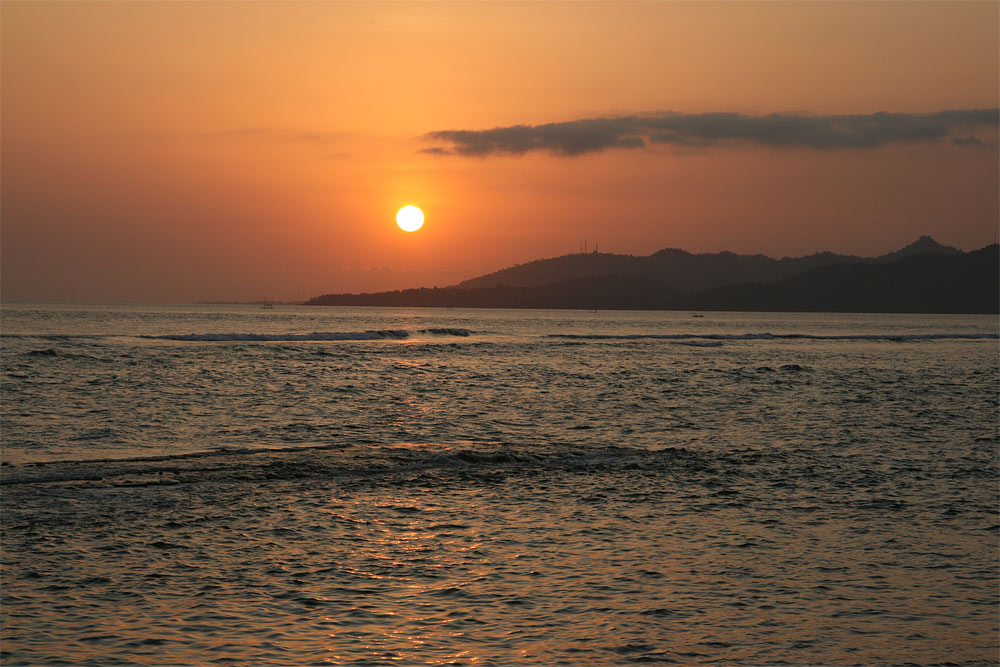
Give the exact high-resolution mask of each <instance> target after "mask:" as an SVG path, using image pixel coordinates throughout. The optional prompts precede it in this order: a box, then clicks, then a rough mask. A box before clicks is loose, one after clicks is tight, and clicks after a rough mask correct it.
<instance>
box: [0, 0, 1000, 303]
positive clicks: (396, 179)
mask: <svg viewBox="0 0 1000 667" xmlns="http://www.w3.org/2000/svg"><path fill="white" fill-rule="evenodd" d="M998 35H1000V3H996V2H992V1H990V2H975V3H966V2H959V1H951V0H949V1H948V2H942V3H935V2H875V3H868V2H830V3H827V2H805V1H803V2H767V3H763V2H761V3H758V2H729V3H726V2H719V3H715V2H680V3H675V2H642V3H630V2H562V3H536V2H518V3H492V2H453V3H422V2H405V3H393V2H350V3H348V2H294V1H292V2H109V3H103V2H87V1H84V2H52V3H49V2H44V1H41V2H38V1H33V2H18V1H17V0H4V2H3V3H2V4H0V298H2V299H3V300H4V301H35V300H38V301H91V302H118V301H126V302H178V303H183V302H195V301H211V300H257V299H267V300H279V301H281V300H304V299H307V298H310V297H313V296H316V295H319V294H325V293H334V292H360V291H378V290H386V289H403V288H409V287H420V286H428V287H429V286H446V285H451V284H455V283H457V282H459V281H461V280H464V279H467V278H472V277H475V276H477V275H481V274H484V273H488V272H491V271H494V270H497V269H500V268H504V267H506V266H510V265H513V264H517V263H523V262H527V261H531V260H533V259H538V258H542V257H553V256H559V255H564V254H567V253H573V252H579V250H580V248H581V245H582V244H583V243H584V242H585V241H586V243H587V248H588V249H589V250H593V249H594V248H595V247H596V248H598V249H599V250H600V251H601V252H613V253H627V254H634V255H648V254H650V253H653V252H655V251H657V250H659V249H661V248H668V247H672V248H681V249H684V250H688V251H691V252H719V251H723V250H730V251H733V252H738V253H763V254H766V255H769V256H772V257H782V256H799V255H805V254H809V253H812V252H818V251H823V250H830V251H834V252H839V253H849V254H857V255H878V254H883V253H886V252H889V251H892V250H895V249H898V248H900V247H902V246H905V245H907V244H908V243H910V242H912V241H913V240H915V239H916V238H917V237H919V236H921V235H925V234H927V235H931V236H933V237H934V238H935V239H936V240H938V241H939V242H941V243H945V244H947V245H952V246H956V247H959V248H961V249H963V250H972V249H977V248H980V247H982V246H985V245H988V244H990V243H993V242H994V241H995V240H996V237H997V229H998V224H1000V223H998V220H1000V160H998V155H1000V153H998V143H1000V142H998V112H997V108H998V107H1000V83H998V82H1000V65H998V63H1000V45H998V41H1000V37H998ZM404 205H416V206H419V207H420V208H421V209H422V210H423V212H424V214H425V216H426V222H425V225H424V227H423V228H422V229H421V230H420V231H417V232H414V233H407V232H403V231H401V230H400V229H399V228H398V227H396V225H395V213H396V211H397V210H398V209H399V208H400V207H402V206H404Z"/></svg>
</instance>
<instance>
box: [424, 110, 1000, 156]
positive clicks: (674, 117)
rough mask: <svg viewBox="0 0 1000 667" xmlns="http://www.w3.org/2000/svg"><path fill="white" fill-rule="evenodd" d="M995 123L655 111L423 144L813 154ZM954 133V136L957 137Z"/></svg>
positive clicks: (471, 148)
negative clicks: (763, 149)
mask: <svg viewBox="0 0 1000 667" xmlns="http://www.w3.org/2000/svg"><path fill="white" fill-rule="evenodd" d="M998 125H1000V109H957V110H950V111H938V112H935V113H886V112H879V113H872V114H849V115H827V116H808V115H803V114H769V115H766V116H749V115H745V114H739V113H700V114H683V113H672V112H671V113H661V114H643V115H634V116H619V117H609V118H583V119H580V120H572V121H566V122H561V123H546V124H544V125H512V126H509V127H495V128H492V129H488V130H438V131H435V132H430V133H428V134H426V135H424V139H427V140H430V141H435V142H439V143H444V144H445V146H440V145H439V146H433V147H430V148H426V149H424V150H423V151H421V152H423V153H428V154H432V155H463V156H479V157H484V156H489V155H503V154H507V155H520V154H524V153H528V152H531V151H547V152H550V153H554V154H556V155H564V156H574V155H583V154H585V153H594V152H598V151H604V150H608V149H612V148H627V149H637V148H645V147H646V146H647V145H649V144H672V145H675V146H688V147H710V146H717V145H725V144H753V145H759V146H768V147H772V148H803V147H804V148H813V149H818V150H837V149H850V148H853V149H872V148H878V147H880V146H884V145H886V144H893V143H920V142H934V141H940V140H942V139H946V138H951V140H952V142H953V143H955V144H956V145H973V144H979V143H981V142H980V141H979V140H978V139H977V138H976V137H974V136H969V135H968V133H971V132H975V131H977V130H982V129H986V128H994V129H995V128H997V126H998ZM960 133H961V135H962V136H957V135H959V134H960Z"/></svg>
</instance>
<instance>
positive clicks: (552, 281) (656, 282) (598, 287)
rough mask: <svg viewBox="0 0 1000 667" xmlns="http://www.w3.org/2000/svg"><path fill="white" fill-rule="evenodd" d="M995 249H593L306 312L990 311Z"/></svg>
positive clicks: (996, 282) (994, 298)
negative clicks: (774, 254)
mask: <svg viewBox="0 0 1000 667" xmlns="http://www.w3.org/2000/svg"><path fill="white" fill-rule="evenodd" d="M998 260H1000V246H998V245H997V244H993V245H990V246H986V247H985V248H982V249H980V250H975V251H972V252H968V253H963V252H961V251H959V250H956V249H955V248H949V247H947V246H943V245H940V244H938V243H936V242H935V241H933V240H932V239H930V238H929V237H922V238H921V239H919V240H918V241H916V242H915V243H913V244H911V245H909V246H907V247H906V248H903V249H901V250H899V251H896V252H894V253H890V254H888V255H883V256H881V257H874V258H862V257H853V256H846V255H835V254H833V253H818V254H814V255H809V256H807V257H799V258H784V259H780V260H777V259H773V258H770V257H766V256H764V255H736V254H733V253H728V252H724V253H717V254H703V255H694V254H691V253H687V252H685V251H682V250H674V249H667V250H661V251H659V252H657V253H654V254H652V255H649V256H648V257H634V256H631V255H611V254H600V253H596V252H595V253H589V254H577V255H565V256H563V257H556V258H552V259H543V260H537V261H534V262H529V263H527V264H523V265H519V266H514V267H510V268H507V269H503V270H501V271H497V272H494V273H491V274H487V275H484V276H480V277H478V278H473V279H471V280H467V281H464V282H462V283H460V284H458V285H455V286H452V287H444V288H440V287H434V288H426V287H424V288H416V289H406V290H396V291H390V292H376V293H363V294H325V295H323V296H318V297H315V298H313V299H310V300H309V301H307V302H306V305H316V306H324V305H327V306H411V307H412V306H428V307H451V308H552V309H601V310H695V311H698V310H723V311H726V310H729V311H783V312H880V313H997V312H1000V261H998Z"/></svg>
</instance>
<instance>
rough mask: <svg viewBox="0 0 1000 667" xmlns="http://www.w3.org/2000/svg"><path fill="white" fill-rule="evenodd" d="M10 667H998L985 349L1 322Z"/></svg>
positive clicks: (124, 311) (992, 428) (589, 320)
mask: <svg viewBox="0 0 1000 667" xmlns="http://www.w3.org/2000/svg"><path fill="white" fill-rule="evenodd" d="M0 342H2V350H0V357H2V366H3V367H2V399H3V400H2V445H3V448H2V463H3V465H2V466H0V480H2V542H0V547H2V570H0V572H2V580H0V583H2V598H0V614H2V621H3V624H2V641H0V651H2V654H0V658H2V660H3V664H4V665H59V664H66V665H115V664H123V665H125V664H127V665H135V664H138V665H203V664H222V665H231V664H254V665H323V664H334V665H381V664H396V665H425V664H455V665H473V664H476V665H627V664H649V663H665V664H755V665H756V664H838V665H848V664H864V665H869V664H914V665H932V664H962V665H973V664H984V665H985V664H996V663H997V660H998V653H997V651H998V648H997V627H998V620H1000V617H998V606H997V602H998V600H997V575H998V570H997V557H998V542H997V540H998V516H997V501H998V481H997V480H998V458H1000V456H998V386H1000V385H998V382H1000V369H998V358H1000V355H998V323H997V318H996V316H927V315H850V314H774V313H704V314H703V316H701V317H693V316H692V313H688V312H683V313H682V312H586V311H516V310H464V309H454V310H451V309H375V308H371V309H366V308H351V309H347V308H307V307H284V306H276V307H275V308H273V309H262V308H258V307H238V306H208V305H206V306H156V307H153V306H81V305H12V304H8V305H5V306H4V308H3V312H2V331H0Z"/></svg>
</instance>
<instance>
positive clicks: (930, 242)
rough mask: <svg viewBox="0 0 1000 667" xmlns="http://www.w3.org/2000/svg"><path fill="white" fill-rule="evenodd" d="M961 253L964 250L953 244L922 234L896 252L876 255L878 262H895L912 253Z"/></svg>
mask: <svg viewBox="0 0 1000 667" xmlns="http://www.w3.org/2000/svg"><path fill="white" fill-rule="evenodd" d="M927 254H932V255H961V254H962V251H961V250H959V249H958V248H952V247H951V246H946V245H942V244H940V243H938V242H937V241H935V240H934V239H932V238H931V237H929V236H921V237H920V238H919V239H917V240H916V241H914V242H913V243H911V244H910V245H908V246H906V247H905V248H901V249H899V250H897V251H896V252H890V253H889V254H887V255H882V256H881V257H876V258H875V261H876V262H895V261H896V260H899V259H903V258H904V257H909V256H910V255H927Z"/></svg>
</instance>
